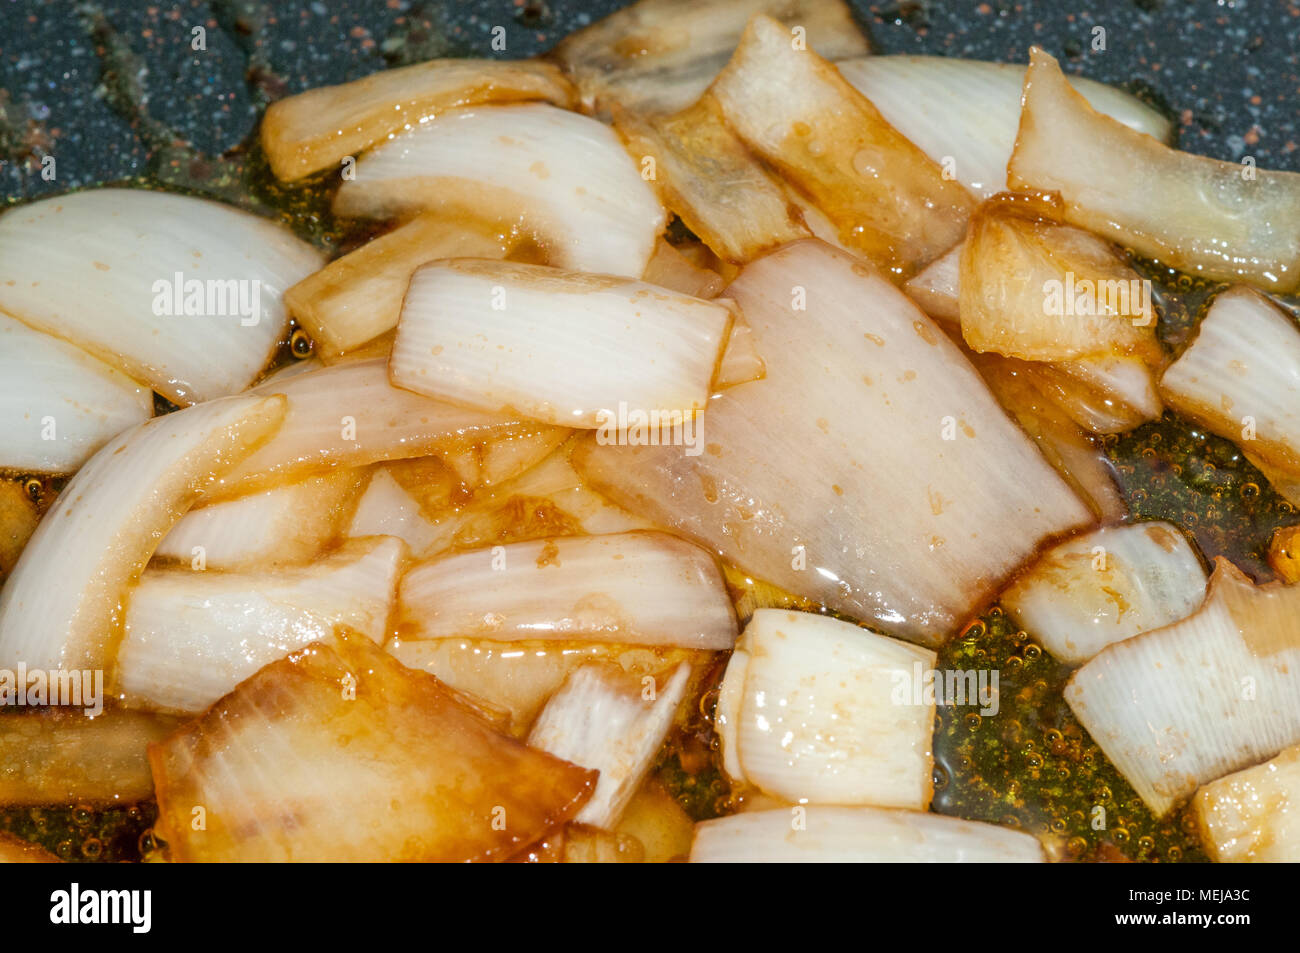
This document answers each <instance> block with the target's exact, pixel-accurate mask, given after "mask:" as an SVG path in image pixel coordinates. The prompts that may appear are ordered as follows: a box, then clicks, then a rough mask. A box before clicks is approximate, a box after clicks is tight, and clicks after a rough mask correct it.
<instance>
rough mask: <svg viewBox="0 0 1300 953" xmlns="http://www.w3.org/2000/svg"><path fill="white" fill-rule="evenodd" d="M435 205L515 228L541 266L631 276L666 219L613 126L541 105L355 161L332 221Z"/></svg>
mask: <svg viewBox="0 0 1300 953" xmlns="http://www.w3.org/2000/svg"><path fill="white" fill-rule="evenodd" d="M422 209H434V210H437V211H439V212H442V213H443V214H445V215H449V216H466V217H470V218H476V219H479V220H481V221H488V222H494V223H495V222H505V223H515V227H517V228H518V229H519V230H520V231H522V232H523V233H526V234H530V235H532V236H533V237H534V238H535V240H536V241H537V242H538V244H540V245H541V246H542V249H543V251H544V252H545V254H546V257H547V260H548V261H549V262H550V263H551V264H553V265H556V266H560V267H564V268H571V269H573V270H574V271H590V272H595V273H600V274H612V275H626V276H628V277H631V278H640V277H641V275H642V274H643V273H644V272H645V268H646V264H647V263H648V262H649V261H650V256H651V254H653V252H654V246H655V239H656V238H658V237H659V233H660V232H662V231H663V229H664V225H665V219H666V216H665V214H664V210H663V208H662V206H660V204H659V200H658V199H657V198H655V194H654V191H653V190H652V189H651V188H650V186H649V184H648V183H646V182H645V181H644V180H643V179H642V178H641V175H640V172H639V171H638V169H637V166H636V163H635V162H633V161H632V158H631V157H630V156H629V155H628V154H627V150H625V149H624V148H623V144H622V143H621V142H620V141H619V138H618V136H616V135H615V134H614V132H613V131H612V130H610V129H609V128H607V127H605V126H603V125H601V124H600V123H598V122H596V121H595V120H594V119H588V118H587V117H586V116H579V115H577V114H576V113H571V112H565V111H564V110H563V109H556V108H555V107H554V106H546V105H542V104H539V103H534V104H529V105H522V106H487V107H483V108H481V109H457V110H452V111H449V112H446V113H443V114H442V115H440V116H438V117H436V118H434V119H431V120H430V121H428V122H426V123H422V124H420V125H418V126H415V127H413V128H411V129H410V130H408V131H406V132H403V133H401V134H399V135H396V136H394V137H393V138H392V139H390V140H389V141H388V142H385V143H384V144H383V145H381V146H379V147H377V148H376V149H374V151H372V152H370V153H368V154H367V155H366V156H364V157H362V159H361V161H360V162H359V163H358V164H357V168H356V178H355V179H351V180H348V181H345V182H344V183H343V185H342V186H341V187H340V188H339V191H338V193H337V194H336V195H335V198H334V212H335V214H336V215H345V216H364V217H367V218H392V217H394V216H396V215H404V214H407V213H411V212H415V211H419V210H422Z"/></svg>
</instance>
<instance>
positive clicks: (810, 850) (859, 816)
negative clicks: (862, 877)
mask: <svg viewBox="0 0 1300 953" xmlns="http://www.w3.org/2000/svg"><path fill="white" fill-rule="evenodd" d="M1045 860H1046V858H1045V857H1044V856H1043V848H1042V845H1040V844H1039V842H1038V840H1037V838H1035V837H1034V836H1033V835H1031V834H1026V833H1023V832H1021V831H1013V830H1009V829H1007V828H1005V827H998V826H997V825H996V824H983V823H980V822H979V821H965V820H961V819H960V818H956V817H944V816H942V815H940V814H926V813H922V812H920V811H898V810H892V809H888V808H876V807H828V806H825V805H814V806H811V807H803V806H799V807H795V808H777V809H774V810H766V811H746V812H745V813H742V814H733V815H731V816H730V817H720V818H718V819H717V820H712V821H704V822H703V823H701V824H697V825H695V843H694V844H693V845H692V846H691V863H693V864H738V863H889V864H909V863H1044V862H1045Z"/></svg>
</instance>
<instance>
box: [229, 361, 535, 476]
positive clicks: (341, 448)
mask: <svg viewBox="0 0 1300 953" xmlns="http://www.w3.org/2000/svg"><path fill="white" fill-rule="evenodd" d="M256 392H257V393H264V394H283V395H284V396H285V397H286V398H288V401H289V412H288V414H287V415H286V417H285V420H284V426H283V427H282V428H281V429H280V432H279V433H278V434H276V436H275V438H274V439H272V440H270V441H269V442H267V444H266V445H265V446H263V447H262V448H261V449H259V450H258V451H257V452H256V453H254V454H252V455H251V456H250V457H249V458H248V459H247V460H245V461H244V462H243V463H242V464H241V465H240V466H239V467H237V468H236V469H235V470H234V472H232V473H230V474H228V475H227V476H226V477H225V478H224V479H223V480H222V481H221V490H222V493H223V495H226V496H232V495H241V494H242V493H244V492H247V491H249V490H252V489H256V488H258V487H259V486H260V485H262V484H265V483H268V482H269V483H278V482H280V481H282V480H286V479H292V478H300V477H302V476H304V475H307V474H310V473H312V472H314V471H318V470H321V469H326V468H329V467H333V466H361V465H363V464H367V463H376V462H378V461H380V460H400V459H405V458H407V457H420V456H424V455H426V454H429V453H435V452H437V451H440V450H449V449H465V448H468V447H473V446H478V445H481V444H483V443H484V442H485V441H491V440H495V439H498V438H500V437H503V436H506V435H507V434H511V433H518V432H520V431H524V430H527V431H536V430H537V429H538V424H537V423H536V422H534V421H526V420H524V419H522V418H520V417H519V416H514V417H506V416H501V415H496V414H485V413H480V412H479V411H474V410H465V409H463V408H461V407H453V406H451V405H450V404H444V403H442V402H441V401H437V400H430V399H429V398H428V397H421V396H420V395H419V394H413V393H411V392H410V391H408V390H402V389H401V388H400V387H394V386H393V385H392V384H391V383H390V382H389V380H388V367H387V363H386V362H385V361H384V360H383V359H378V360H368V361H348V362H344V363H342V364H335V365H333V366H332V367H326V368H321V369H319V370H312V371H307V372H305V373H302V374H294V375H293V376H291V377H286V378H279V379H276V380H272V381H268V382H267V383H265V384H261V385H259V386H258V388H257V389H256Z"/></svg>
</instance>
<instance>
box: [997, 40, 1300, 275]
mask: <svg viewBox="0 0 1300 953" xmlns="http://www.w3.org/2000/svg"><path fill="white" fill-rule="evenodd" d="M1007 182H1008V183H1009V184H1010V186H1011V188H1013V189H1028V190H1038V191H1043V192H1059V193H1060V195H1061V198H1062V199H1064V201H1065V218H1066V221H1068V222H1069V223H1070V224H1072V225H1078V226H1079V227H1081V228H1086V229H1088V230H1089V231H1091V232H1095V233H1096V234H1098V235H1100V236H1101V237H1103V238H1107V239H1109V240H1111V241H1113V242H1115V243H1116V244H1118V245H1123V246H1125V247H1128V248H1131V249H1133V250H1134V251H1136V252H1138V253H1139V254H1142V255H1146V256H1147V257H1148V258H1156V259H1159V260H1160V261H1161V262H1163V263H1164V264H1166V265H1169V266H1170V267H1173V268H1177V269H1179V270H1180V271H1185V272H1188V273H1190V274H1195V275H1201V276H1204V277H1206V278H1212V279H1216V280H1220V281H1247V282H1250V283H1252V284H1256V285H1259V286H1260V287H1262V288H1266V289H1270V290H1274V291H1288V290H1291V289H1294V288H1296V287H1297V286H1300V228H1297V227H1296V209H1297V207H1300V174H1297V173H1294V172H1265V171H1262V170H1256V169H1255V168H1254V166H1253V165H1251V166H1245V165H1242V164H1239V163H1234V162H1220V161H1218V160H1216V159H1207V158H1205V157H1203V156H1196V155H1191V154H1190V153H1186V152H1179V151H1177V150H1175V149H1170V148H1169V147H1168V146H1165V145H1163V144H1162V143H1160V142H1158V141H1157V140H1155V139H1153V138H1151V137H1150V136H1147V135H1143V134H1142V133H1140V132H1136V131H1134V130H1132V129H1130V128H1129V127H1128V126H1125V125H1124V124H1123V123H1121V122H1118V121H1116V120H1114V119H1111V118H1110V117H1109V116H1104V115H1102V114H1101V113H1098V112H1097V111H1096V110H1094V109H1093V108H1092V107H1091V106H1089V105H1088V103H1087V100H1085V99H1084V98H1083V97H1082V96H1080V95H1079V94H1078V93H1077V92H1075V91H1074V90H1073V89H1072V88H1071V87H1070V84H1069V83H1067V82H1066V80H1065V77H1064V75H1063V74H1062V73H1061V68H1060V67H1059V66H1058V65H1057V63H1056V60H1055V59H1053V58H1052V57H1051V56H1049V55H1048V54H1047V53H1044V52H1043V51H1042V50H1041V49H1039V48H1038V47H1034V48H1032V49H1031V50H1030V53H1029V72H1028V73H1027V74H1026V75H1025V92H1024V111H1023V113H1022V115H1021V119H1020V132H1019V135H1018V137H1017V139H1016V148H1015V151H1014V152H1013V153H1012V156H1011V162H1010V163H1009V164H1008V166H1007Z"/></svg>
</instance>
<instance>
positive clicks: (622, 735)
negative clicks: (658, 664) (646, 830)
mask: <svg viewBox="0 0 1300 953" xmlns="http://www.w3.org/2000/svg"><path fill="white" fill-rule="evenodd" d="M690 677H691V667H690V666H689V665H684V664H683V665H679V666H678V667H677V668H676V669H675V670H674V671H673V673H672V674H671V675H669V676H668V677H667V678H666V679H664V680H663V684H661V685H647V684H646V682H645V681H644V680H641V679H638V680H636V681H631V682H630V681H629V680H628V679H627V678H626V676H624V675H623V674H622V673H621V672H618V671H617V670H609V669H606V668H604V667H602V666H598V665H584V666H583V667H582V668H580V669H578V670H577V671H576V672H574V673H573V674H572V675H570V676H569V677H568V678H567V679H566V680H565V682H564V686H563V687H562V688H561V689H560V690H559V691H558V692H556V693H555V695H554V696H552V697H551V700H550V701H548V702H547V703H546V707H545V708H543V709H542V713H541V714H540V715H538V716H537V721H535V722H534V723H533V727H532V730H531V731H530V732H529V733H528V743H529V745H531V746H532V747H534V748H537V749H538V750H541V751H546V752H549V753H550V754H553V755H555V756H556V757H557V758H563V759H564V760H565V761H569V762H571V763H573V764H580V765H582V766H583V767H585V768H594V769H596V770H598V771H599V772H600V776H599V777H598V778H597V779H596V790H595V791H594V792H592V795H591V800H589V801H588V802H587V803H586V804H584V805H583V806H582V810H580V811H579V812H578V813H577V814H576V815H575V816H574V821H575V822H576V823H579V824H590V825H592V826H593V827H600V828H604V829H606V830H608V829H610V828H612V827H614V826H615V825H616V824H618V822H619V820H621V819H622V817H623V811H624V810H625V809H626V808H627V805H628V802H629V801H631V800H632V795H634V794H635V793H636V790H637V788H638V787H640V786H641V782H642V781H643V780H645V776H646V774H647V773H649V771H650V766H651V765H652V764H653V763H654V759H655V756H656V755H657V754H658V753H659V749H660V747H662V746H663V743H664V739H665V738H666V737H667V736H668V729H669V728H671V727H672V724H673V719H674V717H675V716H676V714H677V709H678V708H679V707H680V706H681V703H682V700H683V699H684V698H685V697H686V686H687V683H688V682H689V681H690Z"/></svg>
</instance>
